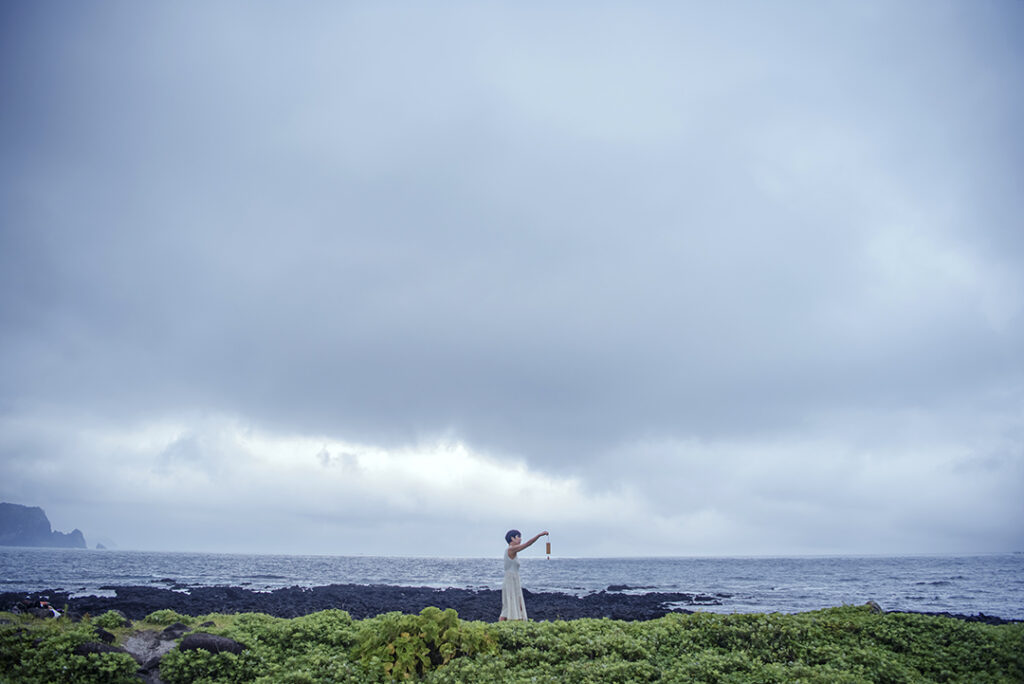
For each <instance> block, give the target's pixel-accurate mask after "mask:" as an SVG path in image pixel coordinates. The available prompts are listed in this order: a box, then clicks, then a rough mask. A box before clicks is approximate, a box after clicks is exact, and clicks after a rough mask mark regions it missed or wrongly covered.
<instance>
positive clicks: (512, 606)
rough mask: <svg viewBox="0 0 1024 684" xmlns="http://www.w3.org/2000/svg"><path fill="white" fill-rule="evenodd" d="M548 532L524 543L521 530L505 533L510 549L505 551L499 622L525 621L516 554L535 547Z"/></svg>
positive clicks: (521, 586) (524, 606)
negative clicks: (534, 544)
mask: <svg viewBox="0 0 1024 684" xmlns="http://www.w3.org/2000/svg"><path fill="white" fill-rule="evenodd" d="M545 535H547V532H546V531H545V532H541V533H540V534H538V535H536V536H534V537H533V538H532V539H530V541H528V542H526V543H523V535H522V534H521V533H520V532H519V530H509V531H508V532H506V533H505V541H506V542H507V543H508V548H507V549H505V581H504V582H503V583H502V585H501V615H500V616H499V617H498V620H499V621H504V620H525V619H526V604H525V603H523V585H522V584H520V582H519V559H518V558H516V554H518V553H519V552H520V551H522V550H523V549H525V548H528V547H530V546H533V543H534V542H536V541H537V540H538V539H540V538H541V537H543V536H545Z"/></svg>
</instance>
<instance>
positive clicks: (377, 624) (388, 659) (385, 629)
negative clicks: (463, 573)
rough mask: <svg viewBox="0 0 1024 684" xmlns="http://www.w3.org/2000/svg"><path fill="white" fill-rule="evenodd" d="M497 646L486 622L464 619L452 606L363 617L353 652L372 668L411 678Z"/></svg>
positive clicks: (398, 676)
mask: <svg viewBox="0 0 1024 684" xmlns="http://www.w3.org/2000/svg"><path fill="white" fill-rule="evenodd" d="M494 648H495V644H494V640H493V639H492V637H491V635H490V633H489V632H488V630H487V629H486V628H484V627H483V626H474V625H472V624H471V623H461V621H460V620H459V616H458V613H456V612H455V611H454V610H452V609H451V608H449V609H447V610H445V611H442V610H440V609H438V608H433V607H430V608H424V609H423V610H422V611H420V614H419V615H405V614H402V613H398V612H392V613H385V614H384V615H379V616H377V617H375V618H370V619H369V620H364V621H363V624H362V626H361V628H360V630H359V633H358V635H357V637H356V646H355V648H354V649H353V655H354V657H355V658H356V659H358V660H359V662H360V663H362V664H363V665H364V666H365V667H366V668H367V669H369V670H378V669H379V670H380V671H382V672H383V673H384V675H385V676H387V677H391V678H393V679H409V678H412V677H414V676H416V675H422V674H423V673H426V672H429V671H430V670H432V669H435V668H437V667H441V666H443V665H447V664H448V663H449V662H450V661H451V660H452V659H453V658H455V657H456V656H459V655H473V654H475V653H482V652H487V651H490V650H492V649H494Z"/></svg>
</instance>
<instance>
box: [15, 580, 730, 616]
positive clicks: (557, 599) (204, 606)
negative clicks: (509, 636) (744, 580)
mask: <svg viewBox="0 0 1024 684" xmlns="http://www.w3.org/2000/svg"><path fill="white" fill-rule="evenodd" d="M104 589H105V590H113V591H115V592H116V596H111V597H103V596H80V597H75V598H72V597H71V595H70V594H69V593H67V592H64V591H41V592H33V593H28V594H25V593H6V594H0V609H3V610H9V609H10V607H11V606H13V605H15V604H17V603H19V602H20V601H23V600H24V599H26V598H29V599H33V600H38V599H45V600H47V601H49V602H50V604H52V605H53V606H55V607H57V608H62V607H63V606H67V609H68V610H70V611H71V613H72V614H73V615H75V614H77V615H82V614H85V613H89V614H91V615H99V614H101V613H104V612H106V611H108V610H120V611H121V612H122V613H124V614H125V616H126V617H128V618H129V619H132V620H137V619H140V618H143V617H145V616H146V615H148V614H149V613H152V612H153V611H156V610H161V609H164V608H170V609H171V610H174V611H176V612H178V613H181V614H183V615H193V616H194V615H203V614H206V613H255V612H259V613H266V614H268V615H274V616H276V617H285V618H291V617H298V616H300V615H306V614H308V613H315V612H317V611H320V610H326V609H329V608H337V609H340V610H345V611H348V613H349V614H350V615H351V616H352V617H353V618H355V619H362V618H366V617H372V616H374V615H378V614H380V613H386V612H389V611H400V612H403V613H418V612H419V611H421V610H423V609H424V608H426V607H427V606H436V607H438V608H441V609H445V608H454V609H455V610H456V611H457V612H458V614H459V617H461V618H462V619H465V620H485V621H495V620H497V618H498V613H499V612H501V592H500V591H498V590H494V589H457V588H448V589H433V588H430V587H398V586H390V585H370V586H367V585H361V584H332V585H328V586H322V587H311V588H309V587H288V588H284V589H276V590H274V591H268V592H261V591H253V590H251V589H244V588H241V587H189V588H181V587H178V588H175V589H167V588H161V587H146V586H130V587H104ZM523 595H524V597H525V599H526V608H527V611H528V612H529V614H530V618H531V619H534V620H559V619H561V620H572V619H575V618H581V617H595V618H601V617H608V618H613V619H616V620H651V619H654V618H659V617H662V616H663V615H665V614H667V613H670V612H691V611H687V610H685V609H683V608H676V607H672V608H670V607H668V604H673V605H674V606H675V605H685V606H694V607H699V606H704V605H714V604H716V603H718V601H717V599H715V597H711V596H703V595H699V594H686V593H648V594H639V595H631V594H623V593H619V592H616V591H601V592H597V593H594V594H588V595H586V596H582V597H575V596H569V595H566V594H560V593H537V592H531V591H528V590H524V591H523Z"/></svg>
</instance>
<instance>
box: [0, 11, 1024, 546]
mask: <svg viewBox="0 0 1024 684" xmlns="http://www.w3.org/2000/svg"><path fill="white" fill-rule="evenodd" d="M0 31H2V36H0V93H2V94H0V500H3V501H9V502H14V503H22V504H27V505H39V506H42V507H43V508H44V509H45V510H46V511H47V513H48V514H49V517H50V519H51V521H52V523H53V525H54V527H55V528H57V529H60V530H64V531H68V530H70V529H71V528H73V527H78V528H80V529H82V531H83V532H84V533H85V535H86V538H87V540H88V542H89V544H90V546H91V545H93V544H95V543H96V542H97V541H103V542H105V543H108V544H109V543H111V542H113V543H115V544H116V545H117V546H118V547H119V548H126V549H165V550H199V551H203V550H225V551H239V552H267V553H327V554H394V555H445V556H447V555H452V556H490V555H497V554H498V553H500V549H501V547H502V546H503V545H504V541H503V539H502V537H503V535H504V532H505V530H506V529H508V528H509V527H518V528H520V529H522V530H523V531H524V532H527V533H532V532H534V531H539V530H541V529H549V530H550V531H551V533H552V543H553V547H554V549H553V550H554V551H555V552H556V553H560V554H561V555H565V556H604V555H668V556H684V555H708V554H711V555H734V554H735V555H760V554H828V553H921V552H925V553H931V552H936V553H942V552H975V551H1008V550H1021V549H1024V219H1022V217H1024V133H1022V128H1021V122H1022V121H1024V89H1022V88H1021V83H1024V43H1022V42H1021V40H1020V36H1021V35H1024V4H1022V3H1020V2H1016V1H1014V0H1001V1H971V2H967V1H957V2H943V1H937V0H920V1H916V0H902V1H900V2H892V1H891V0H883V1H880V2H856V3H854V2H819V1H817V0H815V1H813V2H811V1H807V2H797V1H795V0H794V1H791V2H773V3H766V2H750V3H747V2H730V3H711V2H706V3H658V2H651V3H611V2H609V3H590V2H587V3H583V2H580V3H573V2H569V3H521V2H517V3H477V2H472V3H465V4H459V3H443V4H440V5H438V4H434V3H427V4H424V3H338V2H323V3H317V2H312V3H304V4H302V5H300V6H295V5H291V4H289V5H286V4H285V3H280V2H238V3H235V2H213V3H210V2H194V3H190V2H176V3H160V4H156V3H136V2H128V1H124V2H103V1H101V2H90V3H77V2H51V1H43V2H32V3H4V4H3V5H2V8H0Z"/></svg>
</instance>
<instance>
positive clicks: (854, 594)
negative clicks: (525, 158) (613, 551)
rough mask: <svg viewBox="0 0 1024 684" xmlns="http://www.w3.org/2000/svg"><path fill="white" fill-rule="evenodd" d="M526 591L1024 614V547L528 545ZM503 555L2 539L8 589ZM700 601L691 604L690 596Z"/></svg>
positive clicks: (339, 576)
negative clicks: (765, 550) (299, 552)
mask: <svg viewBox="0 0 1024 684" xmlns="http://www.w3.org/2000/svg"><path fill="white" fill-rule="evenodd" d="M520 558H521V559H522V568H521V574H522V579H523V586H524V587H525V588H526V589H527V590H528V591H536V592H562V593H567V594H574V595H584V594H588V593H593V592H598V591H607V590H609V587H612V588H613V589H612V590H614V591H619V592H624V593H634V594H636V593H645V592H683V593H690V594H697V595H699V596H700V597H701V598H700V605H699V606H697V609H698V610H704V611H711V612H721V613H750V612H761V613H767V612H782V613H797V612H803V611H808V610H817V609H820V608H828V607H832V606H840V605H860V604H863V603H865V602H867V601H868V600H874V601H876V602H878V603H879V604H880V605H881V606H882V607H883V608H884V609H885V610H907V611H921V612H950V613H959V614H966V615H974V614H977V613H984V614H986V615H992V616H998V617H1002V618H1007V619H1024V554H1021V553H1012V554H987V555H970V556H967V555H965V556H927V555H925V556H901V557H888V556H814V557H811V556H805V557H776V558H772V557H752V558H561V557H559V558H551V559H550V560H549V559H547V558H545V557H544V556H542V555H541V556H531V555H529V553H528V552H527V553H524V554H522V555H521V556H520ZM502 572H503V568H502V563H501V556H500V549H499V552H498V553H496V554H495V557H494V558H407V557H391V556H387V557H383V556H294V555H288V556H286V555H246V554H220V553H170V552H148V551H114V550H86V549H31V548H14V547H0V592H28V591H40V590H63V591H67V592H70V593H72V594H73V595H86V594H97V595H112V594H113V591H112V587H115V586H128V585H134V586H162V587H176V588H177V590H179V591H187V590H188V587H192V586H224V585H226V586H238V587H246V588H249V589H253V590H257V591H271V590H273V589H278V588H282V587H293V586H300V587H312V586H321V585H327V584H388V585H397V586H426V587H435V588H445V587H461V588H471V589H473V588H487V589H498V588H500V587H501V580H502ZM686 607H688V608H693V606H686Z"/></svg>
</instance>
